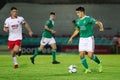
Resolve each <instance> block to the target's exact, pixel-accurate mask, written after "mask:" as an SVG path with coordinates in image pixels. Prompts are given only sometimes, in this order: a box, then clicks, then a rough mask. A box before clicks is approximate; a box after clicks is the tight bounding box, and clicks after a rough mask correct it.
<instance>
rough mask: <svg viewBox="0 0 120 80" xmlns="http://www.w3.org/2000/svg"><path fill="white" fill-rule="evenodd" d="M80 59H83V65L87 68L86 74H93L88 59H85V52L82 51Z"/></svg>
mask: <svg viewBox="0 0 120 80" xmlns="http://www.w3.org/2000/svg"><path fill="white" fill-rule="evenodd" d="M80 59H81V63H82V65H83V66H84V68H85V73H89V72H91V70H90V69H89V67H88V64H87V61H86V58H85V52H84V51H80Z"/></svg>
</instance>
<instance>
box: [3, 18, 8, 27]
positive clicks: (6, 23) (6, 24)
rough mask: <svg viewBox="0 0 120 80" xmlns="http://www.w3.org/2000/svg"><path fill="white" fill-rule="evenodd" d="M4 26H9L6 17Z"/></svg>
mask: <svg viewBox="0 0 120 80" xmlns="http://www.w3.org/2000/svg"><path fill="white" fill-rule="evenodd" d="M4 27H9V23H8V20H7V19H6V20H5V22H4Z"/></svg>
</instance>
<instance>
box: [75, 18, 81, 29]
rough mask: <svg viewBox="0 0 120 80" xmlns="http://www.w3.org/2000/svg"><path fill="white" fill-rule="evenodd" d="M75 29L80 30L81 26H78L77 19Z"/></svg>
mask: <svg viewBox="0 0 120 80" xmlns="http://www.w3.org/2000/svg"><path fill="white" fill-rule="evenodd" d="M74 29H75V30H76V29H77V30H78V29H80V27H79V26H78V21H77V20H75V27H74Z"/></svg>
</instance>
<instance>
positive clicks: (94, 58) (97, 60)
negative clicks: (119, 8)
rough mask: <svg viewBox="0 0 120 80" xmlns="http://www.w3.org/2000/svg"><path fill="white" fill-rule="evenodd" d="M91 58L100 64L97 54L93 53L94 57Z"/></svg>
mask: <svg viewBox="0 0 120 80" xmlns="http://www.w3.org/2000/svg"><path fill="white" fill-rule="evenodd" d="M91 59H92V60H93V61H95V62H96V63H97V64H100V60H99V59H98V57H97V56H96V55H93V57H92V58H91Z"/></svg>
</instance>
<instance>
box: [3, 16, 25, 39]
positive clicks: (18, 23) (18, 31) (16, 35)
mask: <svg viewBox="0 0 120 80" xmlns="http://www.w3.org/2000/svg"><path fill="white" fill-rule="evenodd" d="M24 23H25V20H24V18H23V17H20V16H17V17H16V18H14V19H12V18H11V17H9V18H7V19H6V20H5V24H4V27H8V29H9V37H8V40H10V41H15V40H22V24H24Z"/></svg>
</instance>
